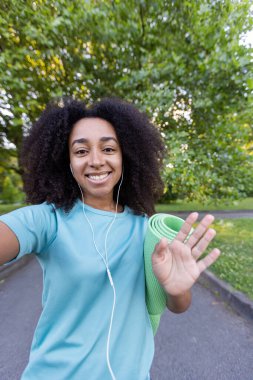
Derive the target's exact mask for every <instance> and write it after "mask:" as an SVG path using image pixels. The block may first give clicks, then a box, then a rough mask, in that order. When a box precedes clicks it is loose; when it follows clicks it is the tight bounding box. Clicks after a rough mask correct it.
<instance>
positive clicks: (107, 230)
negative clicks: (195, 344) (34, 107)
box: [0, 99, 219, 380]
mask: <svg viewBox="0 0 253 380" xmlns="http://www.w3.org/2000/svg"><path fill="white" fill-rule="evenodd" d="M163 155H164V147H163V143H162V141H161V138H160V134H159V132H158V131H157V129H156V128H155V127H154V126H153V125H152V124H151V123H150V122H149V121H148V119H147V117H146V116H145V115H144V114H142V113H140V112H139V111H138V110H137V109H136V108H135V107H133V106H132V105H131V104H128V103H126V102H123V101H121V100H118V99H104V100H102V101H101V102H98V103H97V104H95V105H93V106H92V107H91V108H89V109H87V108H86V107H85V105H84V104H83V103H82V102H79V101H76V100H73V99H63V101H60V102H58V103H57V102H52V103H51V104H49V105H48V106H47V108H46V109H45V111H44V112H43V113H42V115H41V117H40V118H39V120H38V121H37V123H35V124H34V125H33V127H32V129H31V131H30V134H29V136H28V137H27V138H26V140H25V142H24V147H23V153H22V163H23V167H24V171H25V174H24V187H25V191H26V194H27V201H28V202H30V203H31V204H32V205H31V206H28V207H24V208H21V209H19V210H16V211H13V212H11V213H9V214H6V215H4V216H2V217H1V218H0V236H1V242H0V263H1V264H3V263H5V262H8V261H10V260H13V259H15V260H17V259H19V258H20V257H22V256H23V255H24V254H29V253H32V252H34V253H35V254H36V257H37V259H38V261H39V263H40V265H41V267H42V270H43V283H44V288H43V297H42V304H43V311H42V314H41V317H40V319H39V322H38V325H37V328H36V331H35V334H34V338H33V342H32V347H31V353H30V359H29V363H28V365H27V367H26V369H25V371H24V373H23V375H22V380H34V379H36V380H45V379H54V380H63V379H66V380H83V379H91V380H100V379H103V380H107V379H108V380H109V379H118V380H129V379H131V380H148V379H149V371H150V367H151V364H152V359H153V354H154V340H153V333H152V328H151V325H150V320H149V316H148V313H147V309H146V304H145V278H144V263H143V242H144V237H145V232H146V228H147V220H148V216H151V215H152V214H153V213H154V203H155V201H156V200H157V199H158V197H159V196H160V195H161V193H162V190H163V184H162V180H161V178H160V169H161V165H162V159H163ZM197 217H198V214H197V213H192V214H190V215H189V217H188V218H187V219H186V221H185V223H184V225H183V227H182V228H181V230H180V232H179V234H178V235H177V237H176V239H175V240H174V241H173V242H172V243H171V244H170V245H169V244H168V242H167V240H166V239H165V238H163V239H161V241H160V242H159V243H158V244H157V245H156V247H155V251H154V253H153V256H152V265H153V271H154V274H155V275H156V277H157V279H158V281H159V282H160V284H161V286H162V287H163V288H164V290H165V291H166V293H167V307H168V308H169V309H170V310H171V311H172V312H175V313H181V312H183V311H185V310H186V309H187V308H188V307H189V305H190V302H191V294H190V288H191V287H192V285H193V284H194V283H195V281H196V280H197V278H198V276H199V274H200V273H201V272H202V271H203V270H204V269H206V268H207V267H208V266H209V265H211V264H212V263H213V262H214V261H215V260H216V259H217V258H218V256H219V250H218V249H214V250H213V251H212V252H211V253H209V255H207V256H206V257H205V258H204V259H202V260H198V258H199V257H200V255H201V254H202V253H203V252H204V251H205V249H206V247H207V246H208V244H209V243H210V241H211V240H212V239H213V237H214V236H215V231H214V230H213V229H210V228H209V226H210V224H211V223H212V222H213V219H214V218H213V217H212V216H211V215H207V216H205V218H204V219H203V220H202V221H201V223H200V224H199V225H198V227H197V228H196V229H195V231H194V233H193V234H192V235H191V237H190V239H189V240H188V241H187V242H186V243H185V238H186V237H187V235H188V233H189V231H190V230H191V227H192V225H193V223H195V222H196V220H197ZM197 260H198V261H197Z"/></svg>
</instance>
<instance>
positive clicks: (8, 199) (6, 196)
mask: <svg viewBox="0 0 253 380" xmlns="http://www.w3.org/2000/svg"><path fill="white" fill-rule="evenodd" d="M0 196H1V200H2V201H3V202H4V203H18V202H19V201H20V200H21V194H20V191H19V190H18V189H17V188H16V187H15V186H14V184H13V182H12V180H11V178H10V177H5V179H4V181H3V189H2V193H1V194H0Z"/></svg>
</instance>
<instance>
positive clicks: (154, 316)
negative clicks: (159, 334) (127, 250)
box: [144, 214, 184, 335]
mask: <svg viewBox="0 0 253 380" xmlns="http://www.w3.org/2000/svg"><path fill="white" fill-rule="evenodd" d="M183 223H184V220H183V219H181V218H178V217H176V216H174V215H169V214H155V215H153V216H152V217H151V218H150V219H149V222H148V228H147V233H146V236H145V241H144V267H145V280H146V305H147V309H148V313H149V317H150V321H151V325H152V329H153V333H154V335H155V334H156V331H157V329H158V326H159V323H160V318H161V315H162V313H163V312H164V310H165V308H166V293H165V291H164V290H163V288H162V287H161V285H160V284H159V282H158V281H157V279H156V277H155V275H154V273H153V270H152V262H151V256H152V253H153V251H154V248H155V245H156V244H157V243H158V242H159V241H160V240H161V238H162V237H166V238H167V239H168V241H169V242H170V241H172V240H173V239H174V238H175V237H176V235H177V233H178V232H179V230H180V228H181V227H182V225H183Z"/></svg>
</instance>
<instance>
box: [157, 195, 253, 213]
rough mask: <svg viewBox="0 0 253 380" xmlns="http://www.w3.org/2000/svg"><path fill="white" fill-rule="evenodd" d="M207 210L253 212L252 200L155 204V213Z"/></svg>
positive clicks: (179, 201) (180, 201)
mask: <svg viewBox="0 0 253 380" xmlns="http://www.w3.org/2000/svg"><path fill="white" fill-rule="evenodd" d="M209 210H253V198H245V199H242V200H238V201H227V202H225V201H223V202H219V203H218V204H216V203H215V202H210V203H207V204H203V203H199V202H186V201H183V200H177V201H175V202H173V203H169V204H157V205H156V211H157V212H170V211H209Z"/></svg>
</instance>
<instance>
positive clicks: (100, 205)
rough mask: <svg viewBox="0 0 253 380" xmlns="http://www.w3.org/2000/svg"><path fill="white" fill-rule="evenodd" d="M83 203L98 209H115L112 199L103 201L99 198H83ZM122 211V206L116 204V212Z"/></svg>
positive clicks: (111, 210)
mask: <svg viewBox="0 0 253 380" xmlns="http://www.w3.org/2000/svg"><path fill="white" fill-rule="evenodd" d="M84 203H85V204H86V205H87V206H91V207H93V208H96V209H98V210H103V211H110V212H115V211H116V202H115V201H114V200H113V199H112V200H111V201H105V200H100V199H87V198H84ZM122 211H123V207H122V206H121V205H118V207H117V212H122Z"/></svg>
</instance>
